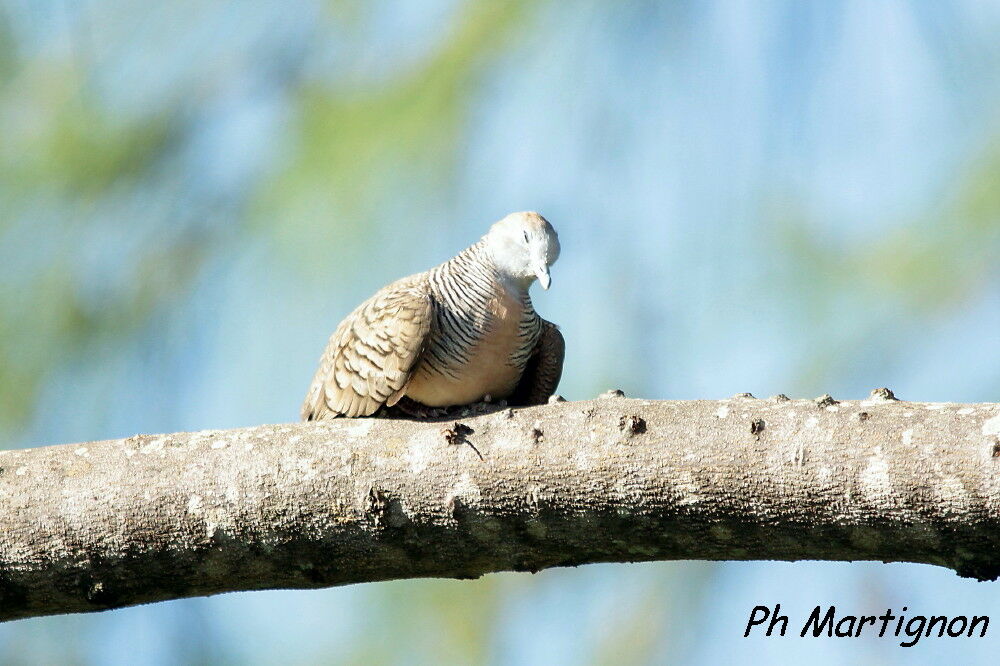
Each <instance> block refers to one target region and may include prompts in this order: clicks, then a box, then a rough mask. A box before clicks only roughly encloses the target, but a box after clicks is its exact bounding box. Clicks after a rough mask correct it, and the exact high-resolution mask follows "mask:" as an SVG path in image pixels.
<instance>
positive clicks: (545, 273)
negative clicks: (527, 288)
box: [535, 264, 552, 289]
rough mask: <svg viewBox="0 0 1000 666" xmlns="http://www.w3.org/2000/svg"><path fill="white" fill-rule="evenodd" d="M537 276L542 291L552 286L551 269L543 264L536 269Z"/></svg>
mask: <svg viewBox="0 0 1000 666" xmlns="http://www.w3.org/2000/svg"><path fill="white" fill-rule="evenodd" d="M535 276H536V277H537V278H538V284H540V285H542V289H548V288H549V285H550V284H552V277H551V276H550V275H549V267H548V266H546V265H545V264H541V265H539V266H538V268H536V269H535Z"/></svg>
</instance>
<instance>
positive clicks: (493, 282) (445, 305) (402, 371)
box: [302, 213, 564, 420]
mask: <svg viewBox="0 0 1000 666" xmlns="http://www.w3.org/2000/svg"><path fill="white" fill-rule="evenodd" d="M522 239H523V240H522ZM558 254H559V243H558V238H557V236H556V234H555V230H554V229H552V226H551V225H550V224H549V223H548V222H547V221H546V220H545V219H544V218H543V217H541V216H540V215H538V214H537V213H514V214H512V215H508V216H507V217H506V218H504V219H503V220H501V221H500V222H498V223H496V224H495V225H493V227H492V228H491V229H490V232H489V233H488V234H487V235H486V236H484V237H483V238H482V239H481V240H480V241H479V242H477V243H475V244H474V245H472V246H470V247H468V248H466V249H465V250H463V251H462V252H460V253H459V254H457V255H456V256H455V257H453V258H451V259H449V260H448V261H446V262H444V263H443V264H441V265H439V266H436V267H435V268H432V269H431V270H429V271H426V272H424V273H418V274H416V275H412V276H409V277H407V278H403V279H401V280H397V281H396V282H393V283H392V284H390V285H388V286H387V287H385V288H383V289H382V290H380V291H379V292H378V293H376V294H375V295H374V296H372V297H371V298H370V299H368V300H367V301H365V302H364V303H362V304H361V305H360V306H359V307H358V308H357V309H356V310H355V311H354V312H352V313H351V314H350V315H348V317H347V318H346V319H344V321H343V322H341V324H340V326H338V327H337V330H336V332H334V334H333V336H332V337H331V338H330V342H329V344H328V345H327V349H326V351H325V352H324V354H323V357H322V358H321V360H320V366H319V369H318V370H317V371H316V375H315V377H314V378H313V382H312V385H311V386H310V389H309V393H308V395H307V396H306V400H305V403H304V404H303V406H302V418H303V419H306V420H312V419H319V418H326V417H334V416H341V415H343V416H368V415H370V414H373V413H375V412H376V411H378V409H379V408H380V407H382V406H383V405H388V406H392V405H394V404H396V403H397V402H398V401H399V400H400V399H401V398H403V397H404V396H405V397H407V398H409V399H411V400H413V401H415V402H417V403H420V404H423V405H427V406H430V407H446V406H452V405H463V404H468V403H472V402H477V401H479V400H482V399H483V398H484V397H485V396H487V395H490V396H492V397H493V398H495V399H501V398H510V399H511V401H512V402H514V403H518V404H534V403H537V402H544V400H545V399H546V398H547V397H548V396H549V395H550V394H551V393H552V392H553V391H554V390H555V388H556V386H557V384H558V382H559V376H560V374H561V372H562V360H563V349H564V346H563V341H562V335H561V334H560V333H559V331H558V329H557V328H556V327H555V325H553V324H551V323H549V322H547V321H545V320H543V319H542V318H541V317H539V316H538V314H537V313H536V312H535V310H534V307H533V306H532V303H531V298H530V296H529V295H528V287H529V286H530V285H531V282H532V281H533V280H534V279H535V278H536V277H538V278H539V279H541V280H542V281H543V287H546V288H547V286H548V280H549V274H548V267H549V266H550V265H551V264H552V263H553V262H554V261H555V259H556V258H557V257H558Z"/></svg>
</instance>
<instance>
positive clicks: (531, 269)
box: [485, 211, 559, 289]
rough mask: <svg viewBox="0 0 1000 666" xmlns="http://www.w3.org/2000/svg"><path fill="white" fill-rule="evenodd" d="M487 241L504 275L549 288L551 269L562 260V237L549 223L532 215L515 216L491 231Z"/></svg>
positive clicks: (498, 223) (514, 214)
mask: <svg viewBox="0 0 1000 666" xmlns="http://www.w3.org/2000/svg"><path fill="white" fill-rule="evenodd" d="M485 240H486V246H487V248H488V249H489V251H490V254H491V256H492V257H493V263H494V264H496V267H497V268H498V269H499V270H500V272H501V273H503V274H505V275H508V276H510V277H511V278H513V279H514V280H516V281H518V282H522V283H524V284H525V286H527V285H529V284H531V281H532V280H534V279H535V278H538V282H539V283H541V285H542V289H548V288H549V284H551V283H552V278H551V277H550V276H549V266H551V265H552V264H554V263H556V259H558V258H559V236H558V235H557V234H556V230H555V229H553V228H552V225H551V224H549V221H548V220H546V219H545V218H544V217H542V216H541V215H539V214H538V213H535V212H531V211H528V212H524V213H511V214H510V215H508V216H507V217H505V218H503V219H502V220H500V221H499V222H497V223H496V224H494V225H493V226H492V227H490V231H489V233H488V234H486V236H485Z"/></svg>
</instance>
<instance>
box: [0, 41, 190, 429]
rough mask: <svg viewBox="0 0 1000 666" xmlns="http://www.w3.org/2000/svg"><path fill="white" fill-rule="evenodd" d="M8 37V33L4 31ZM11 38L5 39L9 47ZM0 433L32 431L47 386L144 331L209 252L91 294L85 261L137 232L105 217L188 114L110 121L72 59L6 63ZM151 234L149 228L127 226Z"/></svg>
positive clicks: (161, 261) (169, 261)
mask: <svg viewBox="0 0 1000 666" xmlns="http://www.w3.org/2000/svg"><path fill="white" fill-rule="evenodd" d="M0 32H2V31H0ZM0 41H2V40H0ZM4 62H6V63H8V64H7V65H5V66H3V67H4V69H5V70H6V71H7V76H6V77H5V81H4V84H3V86H2V88H0V124H2V126H3V128H4V132H3V140H2V141H0V201H2V207H0V241H2V243H0V263H2V266H0V271H2V273H0V274H2V275H3V276H4V277H3V280H2V281H0V431H11V430H12V429H14V428H15V426H17V425H19V424H23V423H24V422H25V420H26V419H27V418H28V417H29V415H30V414H31V412H32V410H33V409H34V407H35V401H36V397H37V395H38V388H39V386H40V384H41V382H43V381H45V379H46V378H47V377H48V376H49V375H50V373H51V372H52V371H53V370H54V369H55V368H57V367H59V366H60V364H62V363H65V362H66V361H68V360H70V359H73V358H77V357H79V356H80V354H82V353H85V350H86V349H88V348H89V347H90V346H91V345H93V344H94V343H95V342H97V341H101V340H105V339H113V338H119V337H122V336H126V335H128V334H129V333H130V332H131V331H134V330H135V328H136V326H138V325H139V324H140V323H141V322H143V321H145V320H146V319H147V317H148V316H149V314H150V313H151V312H152V311H153V310H154V308H155V307H156V305H157V304H158V303H161V302H163V301H164V300H165V299H168V298H170V297H172V296H173V295H175V294H176V293H178V291H180V290H182V289H183V287H184V285H185V284H186V283H187V281H188V280H189V279H190V277H191V276H193V275H195V274H196V268H197V265H198V264H199V263H200V261H201V260H202V259H203V258H204V256H205V254H206V252H207V250H208V248H207V246H206V245H205V244H204V243H203V241H204V238H203V237H201V236H200V235H199V234H186V233H181V234H162V233H157V232H155V230H154V231H153V232H152V233H153V235H155V236H159V237H161V238H163V239H164V240H165V241H166V242H163V243H153V244H150V245H148V246H146V247H143V248H142V249H141V252H142V253H143V256H141V257H132V258H131V261H123V265H122V269H123V271H122V272H121V274H120V282H118V283H117V284H116V285H114V286H113V287H112V288H110V289H103V290H102V291H101V298H100V302H99V303H95V302H94V299H93V297H92V296H88V294H87V293H86V291H85V287H86V279H85V277H84V273H85V272H86V271H85V268H84V267H83V266H82V263H83V262H81V259H80V253H81V250H84V249H85V248H86V246H87V245H88V244H92V243H100V242H101V240H100V234H101V233H120V234H122V235H123V236H128V235H134V234H135V230H134V229H133V230H130V229H128V228H122V229H116V227H115V225H113V224H110V225H109V224H108V222H107V220H103V219H101V218H102V217H104V216H110V214H111V212H112V211H110V210H108V205H109V201H111V200H113V199H114V198H115V197H120V196H121V193H122V192H128V191H138V192H141V190H142V187H143V185H144V184H145V183H144V181H146V180H148V179H151V178H156V177H158V174H157V172H156V170H157V167H158V165H159V164H160V163H161V162H162V160H163V159H164V156H165V155H166V154H168V153H169V152H170V151H171V150H172V149H173V148H174V146H175V144H176V141H177V139H178V136H179V127H180V125H179V122H178V120H177V117H178V116H177V114H176V113H173V114H168V113H166V112H164V113H162V114H160V115H156V116H152V117H139V118H134V119H123V118H118V117H115V116H113V115H112V114H109V113H108V110H107V109H106V108H104V107H103V106H102V105H101V104H100V102H99V100H97V99H96V98H95V97H94V95H93V92H92V91H91V90H90V89H89V88H88V86H87V82H86V71H85V70H84V69H83V68H81V67H80V66H79V64H78V63H74V62H68V61H49V60H43V61H41V62H37V61H33V60H28V61H19V60H16V59H13V58H12V57H11V55H10V51H6V56H4V55H2V54H0V63H4ZM123 223H124V224H134V225H136V227H142V226H144V225H145V224H146V223H147V222H146V221H143V220H134V221H132V220H124V221H123Z"/></svg>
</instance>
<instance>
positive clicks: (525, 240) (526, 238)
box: [523, 231, 528, 243]
mask: <svg viewBox="0 0 1000 666" xmlns="http://www.w3.org/2000/svg"><path fill="white" fill-rule="evenodd" d="M523 233H524V242H525V243H527V242H528V232H527V231H525V232H523Z"/></svg>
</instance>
